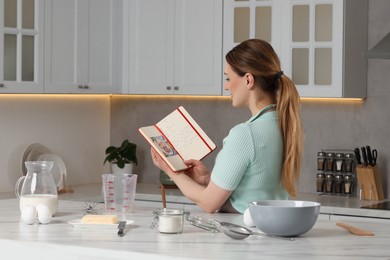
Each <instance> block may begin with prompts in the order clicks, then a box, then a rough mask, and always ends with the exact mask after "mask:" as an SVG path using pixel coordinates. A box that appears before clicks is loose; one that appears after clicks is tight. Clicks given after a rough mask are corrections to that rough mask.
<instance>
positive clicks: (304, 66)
mask: <svg viewBox="0 0 390 260" xmlns="http://www.w3.org/2000/svg"><path fill="white" fill-rule="evenodd" d="M367 8H368V4H367V0H344V1H340V0H333V1H329V0H326V1H324V0H322V1H320V0H316V1H312V0H306V1H302V0H299V1H297V0H290V1H288V4H287V3H286V4H285V5H284V9H283V10H284V12H283V17H285V18H286V19H285V21H284V24H283V26H282V27H283V28H284V27H286V28H288V30H287V31H286V33H285V34H283V36H284V38H283V39H282V44H283V45H282V50H283V51H284V53H283V54H282V57H283V62H284V63H283V64H284V65H285V66H284V70H285V72H286V74H287V75H289V76H290V77H291V79H292V80H293V81H294V83H295V84H296V86H297V88H298V90H299V93H300V95H301V96H304V97H337V98H338V97H343V98H365V97H366V89H367V60H366V58H365V57H364V52H365V51H366V50H367V21H368V12H367V11H368V10H367Z"/></svg>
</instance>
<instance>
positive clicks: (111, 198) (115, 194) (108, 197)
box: [102, 173, 138, 213]
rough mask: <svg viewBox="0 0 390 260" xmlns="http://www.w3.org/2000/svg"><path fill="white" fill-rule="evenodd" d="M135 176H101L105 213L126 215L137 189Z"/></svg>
mask: <svg viewBox="0 0 390 260" xmlns="http://www.w3.org/2000/svg"><path fill="white" fill-rule="evenodd" d="M137 177H138V176H137V175H136V174H124V173H116V174H112V173H107V174H103V175H102V181H103V198H104V204H105V206H106V211H108V212H112V213H126V212H129V211H131V210H132V208H133V204H134V198H135V190H136V187H137Z"/></svg>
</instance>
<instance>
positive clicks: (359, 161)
mask: <svg viewBox="0 0 390 260" xmlns="http://www.w3.org/2000/svg"><path fill="white" fill-rule="evenodd" d="M353 152H354V153H355V157H356V161H357V164H358V165H361V164H362V161H361V159H360V151H359V148H357V147H356V148H355V149H354V150H353Z"/></svg>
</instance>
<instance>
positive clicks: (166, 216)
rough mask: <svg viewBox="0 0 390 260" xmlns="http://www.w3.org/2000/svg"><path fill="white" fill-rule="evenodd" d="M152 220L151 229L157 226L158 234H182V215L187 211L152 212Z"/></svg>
mask: <svg viewBox="0 0 390 260" xmlns="http://www.w3.org/2000/svg"><path fill="white" fill-rule="evenodd" d="M153 214H154V219H153V223H152V225H151V228H154V227H155V225H156V224H158V231H159V232H160V233H168V234H178V233H182V232H183V224H184V215H186V214H188V212H187V211H184V210H182V209H166V208H164V209H157V210H154V211H153Z"/></svg>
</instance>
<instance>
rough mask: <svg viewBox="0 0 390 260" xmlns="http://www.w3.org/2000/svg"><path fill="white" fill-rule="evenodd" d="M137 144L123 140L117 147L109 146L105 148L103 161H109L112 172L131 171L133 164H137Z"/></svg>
mask: <svg viewBox="0 0 390 260" xmlns="http://www.w3.org/2000/svg"><path fill="white" fill-rule="evenodd" d="M136 152H137V145H136V144H134V143H131V142H129V140H124V141H123V142H122V144H121V146H119V147H115V146H109V147H107V149H106V158H105V159H104V163H103V164H105V163H106V162H109V163H111V170H112V172H113V173H118V172H120V173H132V172H133V167H134V164H135V165H137V164H138V160H137V154H136Z"/></svg>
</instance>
